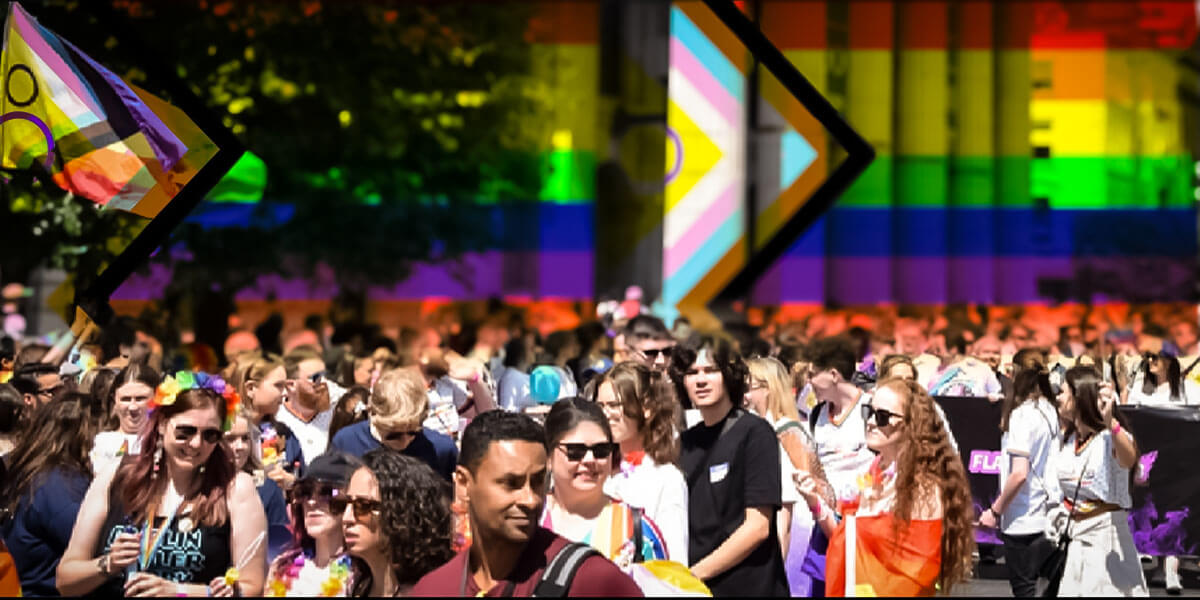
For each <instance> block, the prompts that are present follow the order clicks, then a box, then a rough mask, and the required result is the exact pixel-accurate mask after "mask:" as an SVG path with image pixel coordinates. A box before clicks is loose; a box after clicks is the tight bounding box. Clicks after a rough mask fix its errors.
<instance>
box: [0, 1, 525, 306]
mask: <svg viewBox="0 0 1200 600" xmlns="http://www.w3.org/2000/svg"><path fill="white" fill-rule="evenodd" d="M26 7H27V9H28V10H30V11H31V12H32V13H33V14H34V15H35V16H36V17H38V18H39V20H41V21H42V23H43V24H45V25H46V26H48V27H50V28H51V29H52V30H54V31H55V32H56V33H58V34H59V35H61V36H63V37H65V38H67V39H69V40H71V41H72V42H73V43H75V44H76V45H77V46H79V47H80V48H81V49H83V50H84V51H85V52H88V53H90V54H91V55H92V56H93V58H96V59H97V60H99V61H100V62H101V63H104V64H105V65H106V66H108V67H109V68H111V69H113V70H114V71H115V72H117V73H119V74H122V75H123V76H125V77H127V78H128V79H130V80H131V81H133V82H134V83H137V84H139V85H145V86H146V87H147V88H148V89H151V90H154V89H155V86H154V82H153V81H146V73H145V68H144V61H146V60H150V58H151V57H147V56H138V55H131V54H134V53H131V52H130V51H129V46H131V45H132V44H130V43H129V42H130V40H129V37H128V36H131V35H132V36H136V37H137V40H136V41H137V45H139V46H140V47H141V48H144V49H148V50H149V51H151V52H152V53H154V54H155V56H154V57H153V59H154V60H160V61H166V63H167V65H168V67H169V68H172V69H174V71H175V72H176V73H177V74H178V75H179V76H180V77H182V78H183V79H185V80H186V81H187V82H188V85H189V86H190V87H191V89H192V91H194V92H195V93H196V94H197V95H198V96H199V97H200V98H202V99H203V100H204V101H205V102H206V103H207V105H208V106H209V107H210V108H211V109H212V110H214V111H217V113H218V114H220V115H221V116H222V119H223V121H224V123H225V125H226V126H227V127H229V128H230V129H231V130H232V131H233V133H234V134H235V135H237V136H238V137H239V139H240V140H241V141H242V142H243V143H244V145H245V146H246V148H248V149H249V150H252V151H253V152H254V153H255V154H257V155H258V156H260V157H261V158H262V159H263V160H264V162H265V163H266V165H267V168H268V174H269V175H268V187H267V190H266V194H265V201H264V206H261V207H260V208H261V209H262V211H263V214H265V213H266V211H267V210H268V209H269V206H266V205H269V204H270V203H273V202H282V203H288V204H292V205H294V207H295V214H294V217H293V218H292V219H291V221H290V222H289V223H288V224H287V225H286V226H285V227H282V228H278V229H274V230H271V229H268V228H266V227H263V226H261V225H258V224H256V223H255V222H252V223H248V224H246V226H245V227H237V228H228V229H221V230H210V231H200V230H198V228H196V227H194V226H184V227H181V228H180V229H179V230H178V231H177V232H176V236H175V238H174V242H173V243H176V244H178V246H177V247H178V248H181V249H186V251H185V252H179V251H176V252H160V253H159V256H158V259H159V260H164V261H169V262H173V267H174V273H175V275H174V280H173V282H172V284H171V293H178V292H188V291H195V290H198V289H201V288H203V289H206V290H217V291H218V292H219V293H220V294H222V295H225V296H228V297H232V295H233V294H234V293H236V292H237V291H238V290H239V289H242V288H243V287H245V286H246V285H248V284H250V283H252V282H253V281H254V280H255V279H257V277H258V276H259V275H260V274H262V273H265V272H282V273H283V274H285V275H296V276H306V275H308V274H310V273H311V272H312V270H313V268H314V266H315V265H316V264H318V263H321V262H323V263H326V264H328V265H330V266H331V267H332V268H333V270H334V272H335V273H336V274H337V278H338V283H339V285H341V286H343V287H344V288H347V289H352V290H359V291H361V290H365V287H366V286H367V285H369V284H372V283H391V282H395V281H398V280H402V279H403V278H404V277H406V276H407V275H408V273H409V270H410V267H411V265H412V264H413V263H414V262H417V261H428V260H444V259H451V258H454V257H456V256H459V255H461V254H462V253H463V252H467V251H471V250H475V249H480V248H485V247H488V246H489V244H490V242H491V241H492V235H491V231H490V230H489V227H488V222H487V220H486V215H485V213H484V212H482V211H480V210H478V207H479V206H480V204H481V203H482V204H486V203H489V202H495V201H501V200H506V201H508V200H523V199H533V198H535V197H536V194H537V187H538V185H539V184H540V181H541V179H542V177H541V175H542V174H541V167H540V162H539V161H538V159H537V157H536V155H535V153H534V152H533V151H532V149H534V148H536V147H537V140H538V139H545V137H547V136H548V133H547V132H546V131H543V130H540V129H538V127H540V125H538V123H539V120H538V119H537V118H536V115H537V114H539V111H540V110H542V103H543V100H542V99H541V98H539V97H537V96H536V94H535V93H533V92H531V91H529V90H533V89H536V86H531V85H528V84H529V80H528V78H529V73H530V68H531V65H530V44H529V42H528V41H527V39H526V29H527V25H528V21H529V18H530V13H529V11H530V10H531V6H530V5H529V4H528V3H490V2H477V3H428V4H426V3H413V2H406V1H402V0H378V1H373V2H337V1H331V0H290V1H276V2H265V3H249V2H234V1H232V0H227V1H216V2H214V1H212V0H162V1H155V2H150V1H140V0H113V1H112V7H113V9H114V11H115V12H116V13H117V14H118V15H119V18H120V19H122V20H123V21H125V22H126V23H127V25H128V26H127V27H126V28H125V30H124V31H122V32H114V31H111V30H108V29H106V28H105V27H103V26H101V21H100V20H98V19H97V18H96V16H95V15H92V14H91V10H92V8H93V5H91V4H90V3H88V2H79V1H76V0H47V1H45V2H44V3H42V4H36V3H27V4H26ZM531 124H532V125H531ZM33 182H34V180H33V178H31V177H28V176H19V177H17V178H16V179H14V180H13V181H12V182H11V183H10V184H9V185H8V186H6V188H7V194H8V196H9V201H8V202H6V203H4V206H3V207H0V222H7V223H6V224H5V225H4V231H5V233H8V232H9V230H10V227H9V225H11V230H12V233H13V234H14V235H5V236H4V240H3V241H0V244H3V245H4V247H3V249H2V251H3V253H4V254H5V255H6V256H7V255H10V254H12V251H13V250H14V249H20V248H32V247H36V248H37V252H36V253H34V252H25V251H21V252H20V254H21V258H22V260H14V261H13V264H12V265H9V264H7V263H4V264H3V265H2V266H3V268H5V269H6V271H5V277H6V278H9V277H11V275H10V274H9V272H8V270H7V269H8V268H12V270H13V272H14V273H17V274H20V273H27V272H28V269H29V267H30V266H31V265H32V264H36V262H37V261H38V260H41V258H39V257H47V256H49V257H51V260H52V261H53V262H54V264H56V265H58V266H63V267H65V268H67V269H68V270H70V269H74V268H78V267H80V266H83V265H82V263H81V261H82V260H84V258H85V257H89V256H90V257H91V260H98V261H103V260H105V259H106V256H105V255H104V252H103V251H101V249H100V248H98V246H97V244H96V240H98V239H103V237H104V235H105V234H107V233H108V232H109V231H110V230H111V227H112V223H111V222H110V221H111V220H112V219H113V217H111V216H107V213H104V212H100V211H96V210H94V209H87V208H83V209H80V210H75V209H69V210H68V209H66V208H64V207H65V206H66V205H67V204H68V202H66V201H63V200H62V196H63V195H62V193H61V191H60V190H58V189H57V188H53V187H48V186H46V185H44V184H43V185H40V186H35V185H34V184H33ZM18 199H20V200H19V201H18ZM74 202H80V201H78V200H75V201H74ZM4 210H7V211H8V212H7V214H6V213H4V212H3V211H4ZM64 211H66V212H64ZM60 213H64V214H71V215H75V216H74V217H70V218H74V219H76V220H77V221H78V222H77V223H76V222H74V221H72V222H70V223H67V222H66V221H63V222H59V221H60V218H59V216H58V215H59V214H60ZM47 219H48V220H49V223H48V224H46V225H45V226H43V228H42V229H43V230H44V231H45V233H44V235H42V236H40V237H38V236H35V238H36V239H33V240H32V241H31V240H30V236H28V234H24V235H22V232H26V231H29V229H27V227H28V226H29V225H30V223H31V222H33V221H39V220H47ZM39 222H40V221H39ZM81 248H86V249H87V252H83V253H81V252H80V249H81ZM180 257H183V258H184V259H183V260H181V259H180ZM188 257H190V258H188Z"/></svg>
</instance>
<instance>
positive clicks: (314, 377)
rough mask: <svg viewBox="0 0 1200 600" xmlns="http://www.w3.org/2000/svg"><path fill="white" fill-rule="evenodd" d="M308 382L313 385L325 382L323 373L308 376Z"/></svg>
mask: <svg viewBox="0 0 1200 600" xmlns="http://www.w3.org/2000/svg"><path fill="white" fill-rule="evenodd" d="M308 380H309V381H311V382H313V383H321V382H322V381H325V371H317V372H316V373H313V374H312V375H309V376H308Z"/></svg>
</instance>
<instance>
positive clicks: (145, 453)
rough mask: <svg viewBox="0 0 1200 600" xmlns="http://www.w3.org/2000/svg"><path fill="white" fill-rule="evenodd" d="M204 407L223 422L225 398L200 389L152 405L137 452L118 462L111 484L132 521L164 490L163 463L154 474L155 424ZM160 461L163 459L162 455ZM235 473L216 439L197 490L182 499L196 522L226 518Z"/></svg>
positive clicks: (208, 524) (157, 437) (159, 438)
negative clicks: (210, 409)
mask: <svg viewBox="0 0 1200 600" xmlns="http://www.w3.org/2000/svg"><path fill="white" fill-rule="evenodd" d="M205 408H212V409H214V410H216V411H217V417H218V420H219V421H220V422H224V421H225V399H224V398H222V397H221V396H218V395H217V394H216V392H213V391H212V390H208V389H204V388H196V389H190V390H185V391H182V392H179V394H178V396H176V399H175V403H174V404H169V405H166V406H159V407H157V408H155V409H154V411H153V412H152V413H151V415H150V418H149V419H147V421H146V424H145V425H144V426H143V427H144V429H143V430H142V440H141V441H142V452H141V454H138V456H137V458H136V459H135V460H133V461H131V462H127V463H125V464H124V465H122V466H121V468H120V470H119V471H117V474H116V477H115V478H114V479H113V483H112V485H113V486H115V487H116V489H117V490H119V491H120V494H121V496H120V497H121V502H123V503H124V504H125V512H126V514H128V515H129V516H130V517H131V518H133V519H134V520H142V519H145V518H146V515H147V514H148V513H149V512H150V508H151V506H154V505H156V504H157V503H158V502H159V501H160V499H161V498H162V496H163V494H164V493H165V492H166V490H167V479H168V477H167V474H166V470H167V465H166V464H163V465H161V467H160V470H159V473H158V475H157V476H155V475H154V454H155V448H157V447H158V444H159V443H160V442H161V441H162V436H160V435H159V433H158V428H159V426H160V425H162V424H164V423H166V422H168V421H170V420H171V418H172V417H174V416H175V415H178V414H180V413H184V412H187V411H189V410H193V409H205ZM163 461H164V463H165V462H166V459H165V457H164V459H163ZM235 476H237V470H236V469H235V468H234V465H233V455H232V453H230V452H229V451H228V450H227V449H226V448H225V444H224V443H223V442H218V443H217V444H216V446H215V447H214V448H213V451H212V454H211V455H209V457H208V462H206V463H204V473H203V475H202V477H201V481H200V488H199V491H197V492H196V494H195V495H193V496H189V497H187V498H185V499H184V501H185V502H189V503H191V505H192V515H193V516H192V518H193V519H194V520H195V521H196V522H197V523H198V524H200V525H203V526H206V527H219V526H221V525H224V524H225V523H226V522H227V521H228V520H229V506H228V504H227V502H226V490H227V489H228V487H229V484H230V483H232V482H233V478H234V477H235Z"/></svg>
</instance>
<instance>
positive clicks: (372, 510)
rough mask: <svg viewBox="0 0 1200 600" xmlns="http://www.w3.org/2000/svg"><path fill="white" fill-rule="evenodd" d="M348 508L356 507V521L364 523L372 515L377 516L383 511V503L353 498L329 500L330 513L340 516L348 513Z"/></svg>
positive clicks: (339, 497)
mask: <svg viewBox="0 0 1200 600" xmlns="http://www.w3.org/2000/svg"><path fill="white" fill-rule="evenodd" d="M347 506H353V507H354V519H355V520H356V521H358V522H360V523H361V522H362V521H363V519H365V518H366V517H368V516H370V515H377V514H379V511H380V510H382V509H383V503H382V502H380V501H378V500H371V499H370V498H351V497H349V496H334V497H332V498H330V499H329V512H330V513H332V514H335V515H340V514H343V513H345V512H346V507H347Z"/></svg>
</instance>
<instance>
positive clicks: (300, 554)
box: [265, 452, 362, 597]
mask: <svg viewBox="0 0 1200 600" xmlns="http://www.w3.org/2000/svg"><path fill="white" fill-rule="evenodd" d="M361 466H362V461H360V460H359V459H358V458H356V457H354V456H352V455H350V454H346V453H344V452H327V453H325V454H322V455H321V456H318V457H316V458H314V459H313V461H312V463H311V464H309V465H308V469H307V470H306V471H305V473H304V478H303V479H301V480H300V481H299V482H298V483H297V484H296V485H295V487H293V488H292V493H291V498H292V504H291V511H292V523H293V525H292V533H293V538H292V543H291V545H290V546H288V547H287V548H286V549H285V550H284V551H283V553H282V554H280V555H279V557H278V558H276V559H275V562H274V563H272V564H271V569H270V576H269V578H268V579H267V586H266V592H265V595H267V596H273V597H282V596H302V597H303V596H345V595H346V594H347V593H348V592H349V591H350V588H349V585H347V582H348V580H349V575H350V557H349V556H347V555H345V554H343V548H342V546H343V539H342V511H344V510H345V509H346V506H345V502H344V501H342V499H343V498H345V489H346V484H347V483H349V481H350V476H351V475H352V474H353V473H354V471H355V470H356V469H358V468H359V467H361Z"/></svg>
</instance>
